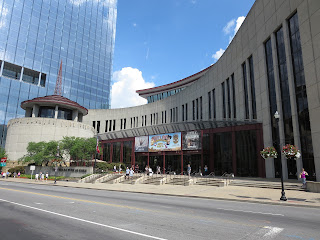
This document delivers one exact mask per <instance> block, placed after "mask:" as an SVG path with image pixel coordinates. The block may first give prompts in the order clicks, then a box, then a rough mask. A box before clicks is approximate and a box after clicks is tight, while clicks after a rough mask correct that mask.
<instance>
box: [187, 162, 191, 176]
mask: <svg viewBox="0 0 320 240" xmlns="http://www.w3.org/2000/svg"><path fill="white" fill-rule="evenodd" d="M187 173H188V176H189V177H190V174H191V166H190V164H188V167H187Z"/></svg>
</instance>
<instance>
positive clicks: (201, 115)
mask: <svg viewBox="0 0 320 240" xmlns="http://www.w3.org/2000/svg"><path fill="white" fill-rule="evenodd" d="M200 120H202V97H200Z"/></svg>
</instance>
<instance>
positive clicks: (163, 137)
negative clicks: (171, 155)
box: [149, 132, 181, 152]
mask: <svg viewBox="0 0 320 240" xmlns="http://www.w3.org/2000/svg"><path fill="white" fill-rule="evenodd" d="M180 150H181V133H180V132H179V133H166V134H159V135H152V136H149V152H159V151H180Z"/></svg>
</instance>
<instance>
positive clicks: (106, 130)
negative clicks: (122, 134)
mask: <svg viewBox="0 0 320 240" xmlns="http://www.w3.org/2000/svg"><path fill="white" fill-rule="evenodd" d="M104 132H108V120H106V127H105V129H104Z"/></svg>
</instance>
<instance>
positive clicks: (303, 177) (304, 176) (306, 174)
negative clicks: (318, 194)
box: [300, 168, 309, 188]
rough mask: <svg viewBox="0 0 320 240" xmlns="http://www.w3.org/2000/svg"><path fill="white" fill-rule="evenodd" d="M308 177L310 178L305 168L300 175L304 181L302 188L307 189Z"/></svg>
mask: <svg viewBox="0 0 320 240" xmlns="http://www.w3.org/2000/svg"><path fill="white" fill-rule="evenodd" d="M306 176H309V174H308V173H307V172H306V171H305V170H304V168H302V170H301V173H300V177H301V179H302V187H303V188H305V187H306V184H307V179H306Z"/></svg>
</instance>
